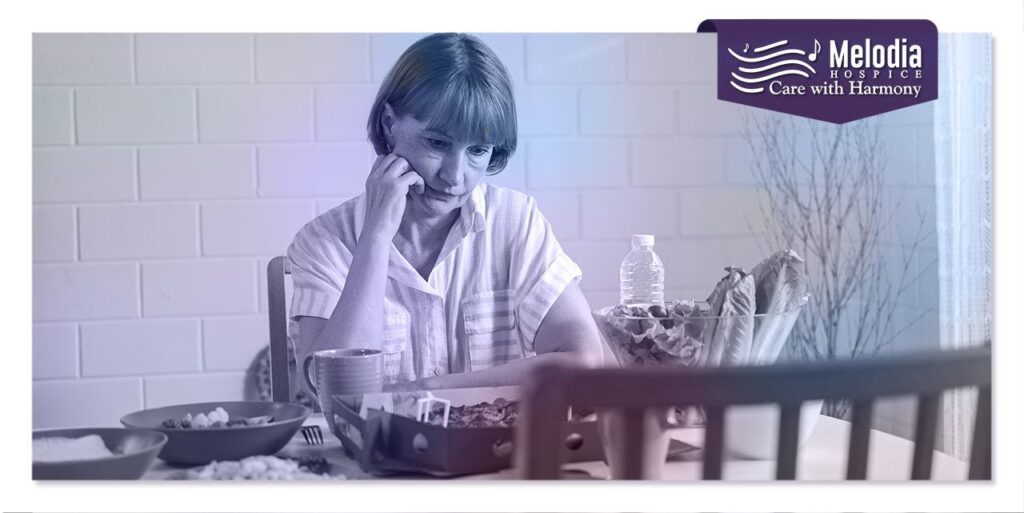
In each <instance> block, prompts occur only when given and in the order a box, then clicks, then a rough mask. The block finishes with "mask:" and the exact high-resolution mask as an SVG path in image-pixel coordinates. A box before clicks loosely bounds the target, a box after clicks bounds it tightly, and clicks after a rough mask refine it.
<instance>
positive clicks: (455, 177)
mask: <svg viewBox="0 0 1024 513" xmlns="http://www.w3.org/2000/svg"><path fill="white" fill-rule="evenodd" d="M468 165H469V162H467V159H466V158H464V157H460V156H458V155H455V156H452V157H449V158H447V159H445V162H444V165H443V166H441V173H440V176H441V179H442V180H444V181H445V182H447V183H448V184H449V185H451V186H454V187H458V186H460V185H462V182H463V180H464V179H465V176H466V167H467V166H468Z"/></svg>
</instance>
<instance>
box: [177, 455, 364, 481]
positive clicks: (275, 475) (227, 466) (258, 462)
mask: <svg viewBox="0 0 1024 513" xmlns="http://www.w3.org/2000/svg"><path fill="white" fill-rule="evenodd" d="M185 478H186V479H193V480H212V481H222V480H269V481H293V480H314V479H316V480H324V479H345V476H343V475H338V476H332V475H327V474H323V475H321V474H315V473H313V472H310V471H309V470H307V469H305V468H304V467H302V465H300V464H299V462H297V461H295V460H286V459H281V458H278V457H276V456H250V457H248V458H244V459H241V460H239V461H214V462H213V463H209V464H207V465H204V466H202V467H200V468H197V469H193V470H189V471H188V472H187V473H186V474H185Z"/></svg>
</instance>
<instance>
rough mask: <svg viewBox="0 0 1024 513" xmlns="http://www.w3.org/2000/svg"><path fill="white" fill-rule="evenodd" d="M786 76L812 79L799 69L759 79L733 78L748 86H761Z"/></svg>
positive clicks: (735, 75)
mask: <svg viewBox="0 0 1024 513" xmlns="http://www.w3.org/2000/svg"><path fill="white" fill-rule="evenodd" d="M784 75H800V76H802V77H804V78H811V76H810V75H808V74H807V72H805V71H800V70H798V69H787V70H785V71H779V72H777V73H772V74H771V75H767V76H764V77H757V78H744V77H741V76H739V75H737V74H735V73H733V74H732V78H735V79H736V80H739V81H740V82H744V83H747V84H760V83H761V82H765V81H767V80H771V79H773V78H778V77H781V76H784Z"/></svg>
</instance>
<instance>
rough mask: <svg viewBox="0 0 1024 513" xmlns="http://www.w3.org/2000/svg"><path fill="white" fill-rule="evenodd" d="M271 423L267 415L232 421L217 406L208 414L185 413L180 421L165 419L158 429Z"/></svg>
mask: <svg viewBox="0 0 1024 513" xmlns="http://www.w3.org/2000/svg"><path fill="white" fill-rule="evenodd" d="M273 421H274V418H273V417H271V416H268V415H265V416H262V417H238V418H234V419H232V418H230V417H229V416H228V412H226V411H224V408H221V407H219V406H218V407H217V409H215V410H213V411H211V412H209V413H200V414H198V415H196V416H192V414H191V413H186V414H185V416H184V417H182V418H180V419H167V420H165V421H163V423H162V424H161V425H160V427H162V428H166V429H208V428H225V427H242V426H261V425H263V424H269V423H271V422H273Z"/></svg>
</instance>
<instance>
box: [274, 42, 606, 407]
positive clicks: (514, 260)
mask: <svg viewBox="0 0 1024 513" xmlns="http://www.w3.org/2000/svg"><path fill="white" fill-rule="evenodd" d="M367 130H368V132H369V139H370V142H371V143H372V144H373V147H374V149H375V150H376V153H377V155H378V157H377V159H376V161H375V162H374V163H373V166H372V168H371V169H370V173H369V176H368V178H367V179H366V192H365V193H364V194H362V195H360V196H358V197H356V198H354V199H352V200H349V201H346V202H345V203H343V204H341V205H340V206H338V207H336V208H334V209H333V210H331V211H329V212H327V213H325V214H323V215H321V216H319V217H317V218H316V219H314V220H313V221H311V222H309V223H308V224H307V225H306V226H305V227H303V228H302V229H301V230H300V231H299V233H298V234H297V235H296V236H295V240H294V241H293V242H292V244H291V246H290V247H289V248H288V258H289V259H290V260H291V262H292V272H293V279H294V292H293V298H292V304H291V315H292V318H293V320H295V321H297V322H298V328H299V336H298V343H297V353H298V356H299V358H300V360H299V361H302V360H301V358H302V357H304V356H305V355H306V354H309V353H311V352H313V351H318V350H323V349H334V348H380V349H381V350H382V351H383V353H384V368H385V372H384V375H385V385H386V388H387V389H390V390H399V389H401V390H407V389H435V388H452V387H475V386H493V385H507V384H515V383H519V382H520V381H521V379H522V378H523V377H524V375H525V374H526V372H527V371H528V370H529V369H530V368H531V367H533V366H535V365H537V364H538V363H539V362H542V361H554V360H562V361H565V362H572V363H576V364H584V365H592V364H595V363H597V362H599V361H600V358H601V349H600V342H599V340H600V339H599V335H598V332H597V327H596V326H595V324H594V322H593V319H592V318H591V316H590V308H589V306H588V304H587V301H586V299H585V298H584V296H583V294H582V292H581V291H580V288H579V280H580V278H581V276H582V273H581V271H580V268H579V267H578V266H577V265H576V263H574V262H573V261H572V259H570V258H569V256H568V255H567V254H566V253H565V252H564V251H563V250H562V248H561V246H560V245H559V243H558V241H557V240H556V239H555V234H554V232H553V231H552V229H551V225H550V224H548V222H547V220H546V219H545V218H544V216H543V215H541V213H540V210H538V208H537V204H536V202H535V200H534V199H533V198H531V197H529V196H527V195H526V194H523V193H521V192H518V191H515V190H511V189H505V188H501V187H496V186H493V185H489V184H487V183H484V182H483V181H481V179H482V178H483V176H484V175H485V174H487V175H492V174H496V173H498V172H500V171H501V170H502V169H504V167H505V165H506V163H507V162H508V159H509V158H510V157H511V156H512V153H513V152H514V151H515V149H516V139H517V137H516V109H515V101H514V99H513V95H512V85H511V81H510V80H509V77H508V72H507V71H506V70H505V67H504V66H503V65H502V64H501V62H500V61H499V60H498V58H497V56H495V54H494V53H493V52H492V51H491V49H490V48H488V47H487V46H486V45H484V44H483V43H482V42H481V41H480V40H479V39H477V38H475V37H473V36H469V35H465V34H434V35H431V36H428V37H425V38H423V39H421V40H419V41H418V42H416V43H414V44H413V45H412V46H410V47H409V48H408V49H407V50H406V51H405V53H403V54H402V56H401V57H400V58H399V59H398V62H397V63H395V66H394V67H393V68H392V69H391V71H390V72H389V73H388V75H387V77H386V78H385V79H384V82H383V83H382V84H381V87H380V91H379V92H378V93H377V98H376V100H375V102H374V104H373V108H372V109H371V110H370V117H369V122H368V124H367Z"/></svg>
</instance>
